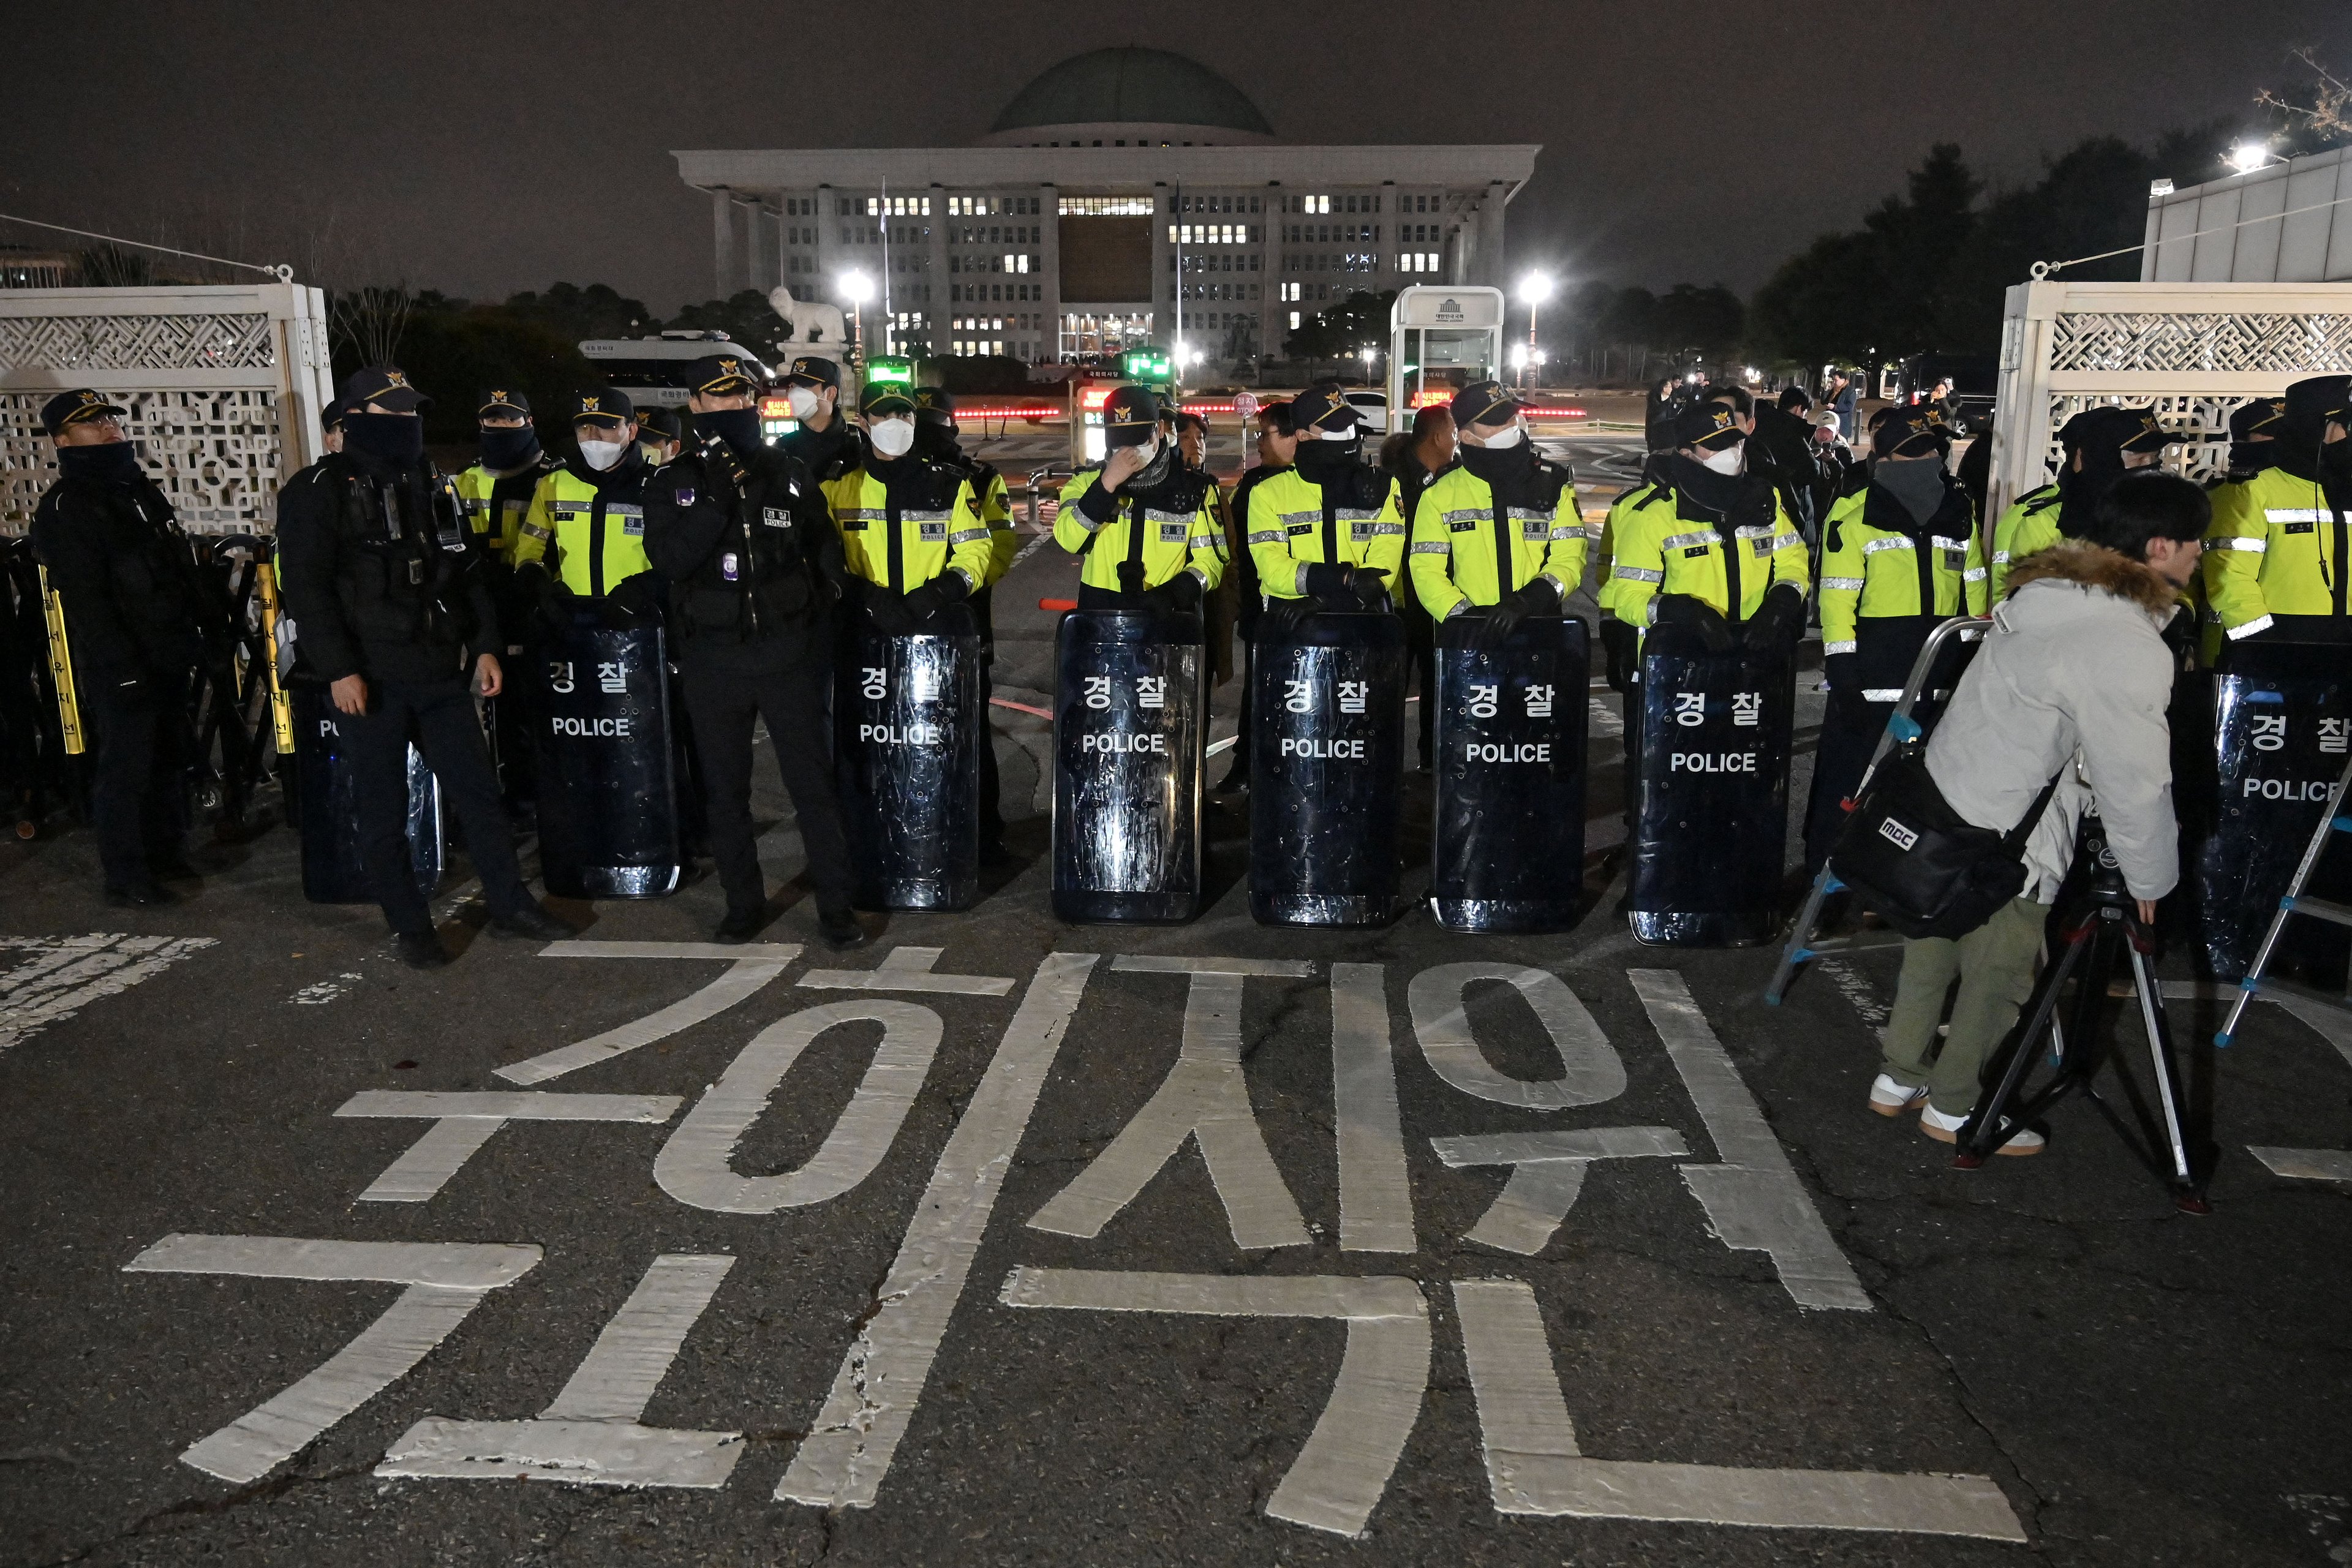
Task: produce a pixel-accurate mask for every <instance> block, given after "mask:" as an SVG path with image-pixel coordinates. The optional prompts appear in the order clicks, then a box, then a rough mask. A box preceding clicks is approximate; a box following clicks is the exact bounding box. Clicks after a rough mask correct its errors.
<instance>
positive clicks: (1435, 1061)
mask: <svg viewBox="0 0 2352 1568" xmlns="http://www.w3.org/2000/svg"><path fill="white" fill-rule="evenodd" d="M1476 980H1503V981H1508V982H1509V983H1510V984H1513V985H1515V986H1517V987H1518V990H1519V994H1521V995H1523V996H1525V997H1526V998H1527V999H1528V1006H1530V1007H1532V1008H1534V1009H1535V1014H1536V1016H1537V1017H1538V1019H1540V1020H1541V1021H1542V1023H1543V1026H1544V1032H1545V1033H1546V1034H1548V1035H1549V1036H1550V1037H1551V1043H1552V1048H1553V1049H1554V1050H1557V1051H1558V1052H1559V1060H1560V1075H1559V1077H1558V1078H1556V1079H1549V1080H1547V1081H1544V1082H1540V1083H1538V1082H1531V1081H1529V1080H1528V1079H1517V1078H1512V1077H1510V1076H1508V1075H1507V1074H1506V1073H1504V1072H1502V1071H1500V1070H1498V1069H1497V1068H1496V1066H1495V1064H1494V1063H1492V1062H1490V1061H1488V1060H1487V1059H1486V1053H1485V1052H1483V1051H1481V1050H1480V1049H1479V1048H1478V1040H1477V1037H1476V1036H1475V1035H1474V1034H1473V1033H1472V1032H1471V1028H1470V1018H1469V1014H1468V1012H1467V1010H1466V1005H1465V1002H1464V1000H1463V993H1464V991H1465V990H1466V989H1467V988H1468V987H1469V985H1470V984H1471V982H1473V981H1476ZM1405 1000H1406V1005H1407V1006H1408V1007H1410V1008H1411V1010H1412V1032H1413V1033H1414V1034H1415V1035H1416V1036H1418V1037H1420V1039H1421V1054H1422V1055H1423V1056H1424V1057H1426V1058H1429V1065H1430V1067H1431V1068H1432V1069H1433V1070H1434V1071H1435V1072H1436V1074H1437V1076H1438V1077H1440V1078H1442V1079H1444V1080H1445V1081H1446V1082H1447V1083H1450V1084H1452V1085H1453V1086H1454V1088H1455V1089H1460V1090H1461V1091H1462V1092H1463V1093H1465V1094H1468V1095H1475V1096H1476V1097H1477V1098H1478V1099H1480V1100H1494V1101H1496V1102H1497V1103H1499V1104H1503V1105H1517V1106H1521V1107H1524V1108H1525V1109H1527V1110H1569V1109H1570V1108H1571V1107H1574V1106H1579V1105H1598V1104H1600V1103H1601V1101H1602V1100H1614V1099H1616V1098H1617V1097H1618V1096H1619V1095H1621V1094H1622V1093H1624V1092H1625V1064H1624V1062H1623V1061H1622V1059H1620V1058H1619V1057H1618V1055H1617V1047H1614V1046H1612V1045H1611V1044H1610V1043H1609V1037H1608V1036H1607V1035H1605V1034H1603V1033H1602V1032H1601V1025H1600V1024H1599V1022H1597V1021H1596V1020H1595V1019H1594V1018H1593V1016H1592V1015H1591V1012H1590V1011H1589V1010H1587V1009H1586V1007H1585V1005H1584V1004H1583V1002H1581V1001H1580V1000H1579V999H1578V997H1577V994H1576V993H1575V992H1573V991H1570V989H1569V988H1568V986H1567V984H1566V983H1564V982H1563V981H1562V980H1561V979H1560V978H1559V975H1557V974H1553V973H1549V972H1548V971H1545V970H1541V969H1528V968H1526V967H1524V966H1523V965H1520V964H1516V963H1493V962H1482V961H1474V962H1472V963H1441V964H1437V965H1434V966H1433V967H1432V968H1428V969H1424V970H1423V971H1422V972H1421V973H1418V974H1416V975H1414V976H1413V977H1412V984H1411V985H1410V986H1408V987H1407V988H1406V992H1405Z"/></svg>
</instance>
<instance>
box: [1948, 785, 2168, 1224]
mask: <svg viewBox="0 0 2352 1568" xmlns="http://www.w3.org/2000/svg"><path fill="white" fill-rule="evenodd" d="M2059 897H2060V904H2061V909H2062V910H2063V913H2062V914H2061V915H2060V917H2059V921H2058V939H2057V940H2058V944H2059V945H2058V950H2057V952H2055V953H2053V955H2052V956H2051V961H2050V962H2049V963H2047V964H2045V965H2044V966H2043V968H2042V977H2041V979H2039V980H2037V981H2036V982H2035V983H2034V986H2033V990H2032V994H2030V995H2028V996H2027V997H2026V999H2025V1005H2024V1006H2023V1008H2021V1010H2020V1012H2019V1015H2018V1024H2017V1026H2016V1027H2015V1028H2013V1029H2011V1031H2010V1034H2009V1037H2008V1038H2007V1039H2005V1040H2004V1041H2002V1042H2001V1047H2000V1050H1999V1051H1998V1052H1996V1053H1995V1054H1994V1056H1993V1058H1992V1060H1991V1061H1990V1062H1989V1063H1988V1064H1987V1066H1986V1072H1987V1073H1988V1075H1990V1076H1991V1077H1992V1079H1993V1087H1992V1088H1991V1089H1989V1090H1987V1091H1986V1093H1985V1095H1984V1096H1983V1098H1982V1099H1980V1100H1978V1102H1977V1108H1976V1110H1975V1112H1974V1113H1973V1114H1971V1115H1970V1116H1969V1120H1968V1124H1967V1125H1966V1126H1964V1127H1962V1128H1961V1129H1960V1131H1959V1134H1958V1150H1957V1152H1955V1153H1954V1154H1953V1156H1952V1163H1953V1164H1954V1165H1955V1166H1957V1167H1958V1168H1959V1169H1961V1170H1964V1171H1973V1170H1975V1169H1976V1168H1977V1167H1979V1165H1981V1164H1983V1163H1984V1162H1985V1160H1986V1158H1987V1157H1988V1156H1990V1154H1991V1153H1992V1152H1994V1151H1995V1150H1997V1149H1999V1148H2000V1146H2001V1144H2003V1143H2004V1142H2008V1140H2009V1138H2010V1136H2011V1134H2012V1133H2015V1132H2016V1131H2019V1130H2020V1129H2021V1128H2023V1127H2024V1126H2026V1125H2027V1124H2028V1123H2029V1122H2031V1121H2034V1120H2036V1119H2037V1118H2039V1117H2040V1116H2041V1115H2042V1113H2043V1112H2044V1111H2046V1110H2049V1109H2050V1107H2052V1106H2053V1105H2055V1104H2057V1103H2058V1101H2060V1100H2063V1099H2065V1098H2066V1096H2068V1095H2069V1094H2073V1093H2074V1092H2076V1091H2077V1090H2079V1091H2081V1092H2082V1093H2083V1094H2084V1096H2085V1097H2086V1098H2088V1099H2089V1100H2090V1101H2091V1103H2092V1104H2093V1105H2095V1106H2096V1107H2097V1108H2098V1111H2099V1114H2100V1115H2102V1116H2104V1117H2105V1118H2106V1121H2107V1125H2108V1126H2110V1127H2112V1128H2114V1129H2115V1131H2116V1137H2118V1138H2120V1139H2121V1140H2122V1141H2123V1143H2124V1146H2125V1147H2126V1148H2127V1149H2129V1150H2130V1151H2131V1152H2132V1154H2133V1156H2134V1157H2135V1158H2137V1160H2138V1161H2139V1162H2140V1163H2141V1164H2143V1165H2145V1166H2147V1170H2148V1173H2149V1174H2151V1175H2153V1176H2155V1177H2156V1178H2157V1179H2158V1181H2160V1182H2162V1183H2163V1184H2165V1185H2166V1186H2167V1187H2168V1188H2169V1189H2170V1190H2171V1193H2172V1201H2173V1205H2174V1206H2175V1207H2177V1208H2179V1210H2180V1211H2181V1212H2182V1213H2184V1214H2210V1213H2211V1212H2212V1205H2210V1203H2208V1202H2207V1201H2206V1198H2205V1191H2204V1184H2203V1182H2202V1181H2201V1180H2200V1178H2199V1177H2198V1175H2197V1173H2196V1170H2195V1167H2194V1163H2193V1162H2192V1160H2191V1158H2190V1155H2189V1138H2188V1134H2187V1132H2186V1131H2185V1130H2184V1129H2183V1127H2182V1125H2181V1090H2180V1075H2179V1070H2178V1069H2177V1068H2175V1067H2174V1065H2173V1059H2172V1031H2171V1029H2170V1028H2169V1027H2168V1025H2167V1024H2166V1022H2165V1016H2164V995H2163V993H2162V991H2161V990H2160V989H2158V981H2157V978H2156V966H2155V964H2154V963H2151V962H2150V955H2151V954H2152V953H2153V952H2155V950H2156V939H2155V937H2154V936H2153V934H2151V933H2150V932H2149V931H2148V930H2147V928H2146V927H2145V926H2143V925H2141V924H2140V921H2139V911H2138V910H2137V903H2136V900H2134V899H2133V898H2132V896H2131V892H2130V889H2127V888H2126V887H2125V886H2124V879H2123V873H2122V871H2121V870H2120V869H2118V868H2117V867H2116V858H2115V855H2114V853H2113V852H2112V851H2110V850H2109V849H2108V847H2107V843H2106V836H2105V833H2104V832H2103V831H2102V830H2101V828H2100V826H2099V819H2098V816H2097V814H2096V813H2095V812H2085V813H2084V816H2083V825H2082V829H2081V832H2080V834H2079V835H2078V837H2077V839H2076V844H2075V851H2074V869H2073V871H2072V872H2071V873H2070V874H2069V875H2068V877H2067V879H2066V885H2065V887H2064V888H2063V889H2060V895H2059ZM2118 953H2120V954H2122V955H2123V956H2124V957H2125V959H2126V963H2128V965H2129V972H2130V974H2131V983H2132V993H2133V994H2134V996H2135V997H2137V1000H2138V1003H2139V1016H2140V1027H2141V1029H2142V1030H2143V1031H2144V1032H2145V1033H2146V1035H2147V1049H2148V1059H2149V1062H2150V1064H2151V1065H2152V1067H2153V1068H2154V1069H2155V1076H2156V1093H2157V1104H2156V1106H2155V1107H2154V1108H2153V1110H2154V1111H2155V1115H2154V1116H2153V1117H2151V1115H2150V1110H2151V1108H2150V1107H2149V1106H2148V1105H2147V1103H2146V1101H2145V1100H2143V1099H2142V1098H2141V1095H2140V1090H2139V1086H2138V1085H2137V1083H2135V1082H2134V1081H2133V1079H2131V1077H2130V1075H2129V1074H2128V1073H2126V1072H2125V1071H2124V1069H2123V1068H2122V1067H2121V1066H2120V1064H2119V1065H2118V1066H2117V1067H2116V1079H2117V1080H2118V1082H2119V1083H2120V1084H2121V1086H2122V1090H2123V1096H2124V1098H2125V1099H2126V1100H2128V1101H2129V1102H2130V1105H2131V1109H2132V1111H2133V1113H2134V1116H2135V1119H2136V1120H2137V1121H2138V1122H2139V1127H2138V1128H2137V1130H2135V1129H2133V1128H2131V1127H2129V1126H2126V1123H2125V1121H2124V1119H2123V1118H2122V1117H2121V1116H2119V1115H2117V1114H2116V1108H2115V1107H2114V1106H2113V1105H2111V1104H2110V1103H2109V1102H2108V1100H2107V1099H2106V1097H2105V1096H2104V1095H2102V1094H2101V1093H2100V1092H2099V1091H2098V1089H2096V1088H2095V1087H2094V1085H2093V1083H2092V1081H2091V1080H2092V1078H2093V1076H2094V1075H2095V1073H2096V1072H2097V1071H2098V1069H2099V1068H2100V1067H2101V1066H2102V1065H2103V1064H2105V1062H2106V1061H2107V1059H2108V1057H2109V1052H2108V1050H2107V1044H2106V1033H2105V1030H2104V1029H2103V1028H2102V1027H2101V1024H2102V1022H2103V1020H2102V1018H2101V1014H2102V1013H2104V1012H2105V1004H2106V1001H2107V982H2108V979H2109V977H2110V976H2111V975H2112V974H2113V973H2115V968H2116V956H2117V954H2118ZM2069 978H2072V979H2073V980H2074V996H2073V997H2072V999H2071V1002H2070V1005H2068V1007H2067V1010H2066V1020H2065V1024H2064V1026H2063V1027H2061V1026H2060V1024H2059V1020H2058V1008H2059V998H2060V994H2061V993H2062V992H2063V990H2064V989H2065V985H2066V982H2067V980H2068V979H2069ZM2045 1039H2046V1040H2047V1042H2048V1045H2047V1048H2048V1051H2049V1058H2050V1064H2051V1074H2050V1078H2049V1079H2048V1080H2047V1081H2046V1082H2044V1083H2043V1084H2042V1086H2041V1087H2040V1088H2038V1089H2032V1090H2031V1091H2028V1089H2026V1084H2025V1080H2026V1078H2027V1076H2028V1074H2029V1073H2030V1072H2031V1071H2032V1067H2033V1062H2034V1058H2035V1057H2036V1055H2037V1054H2038V1048H2039V1047H2042V1043H2043V1041H2044V1040H2045ZM2152 1122H2153V1123H2157V1124H2156V1125H2152V1124H2151V1123H2152ZM2159 1134H2160V1139H2159Z"/></svg>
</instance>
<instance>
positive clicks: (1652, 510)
mask: <svg viewBox="0 0 2352 1568" xmlns="http://www.w3.org/2000/svg"><path fill="white" fill-rule="evenodd" d="M1756 490H1757V491H1758V492H1760V495H1761V497H1762V500H1751V499H1750V497H1749V496H1748V495H1743V496H1742V498H1741V500H1740V501H1739V502H1738V503H1736V505H1735V510H1740V509H1747V510H1748V514H1749V515H1754V516H1756V517H1759V518H1760V519H1763V520H1764V521H1757V522H1752V523H1738V524H1735V525H1733V526H1732V528H1731V533H1732V540H1731V542H1732V543H1733V544H1734V545H1736V546H1737V551H1738V553H1737V557H1736V559H1733V558H1727V553H1726V552H1725V549H1724V544H1725V540H1724V537H1723V530H1722V529H1721V528H1719V527H1718V526H1717V524H1716V522H1715V521H1713V520H1711V519H1709V518H1707V517H1705V516H1698V517H1690V516H1685V515H1684V509H1683V506H1682V502H1681V500H1680V498H1679V496H1678V495H1677V493H1676V491H1675V489H1673V488H1672V487H1671V486H1667V485H1659V486H1656V487H1655V488H1654V489H1652V490H1651V491H1650V492H1649V494H1648V495H1646V496H1645V497H1643V500H1641V501H1640V502H1638V503H1637V504H1636V505H1634V506H1633V507H1632V508H1630V509H1628V510H1626V512H1625V513H1624V514H1623V515H1622V517H1621V518H1619V520H1618V522H1617V531H1616V537H1615V538H1614V540H1612V544H1613V545H1614V547H1615V554H1614V556H1613V557H1612V565H1611V568H1610V576H1611V579H1612V582H1613V583H1614V584H1615V605H1614V607H1615V609H1616V611H1617V616H1618V618H1619V619H1621V620H1624V621H1630V622H1632V623H1633V625H1634V626H1640V627H1643V628H1644V629H1646V628H1647V627H1648V626H1649V625H1650V616H1651V613H1652V610H1653V608H1654V606H1655V605H1656V603H1657V598H1658V595H1661V594H1688V595H1691V596H1692V597H1694V598H1696V599H1702V600H1704V601H1706V603H1707V604H1708V605H1713V606H1714V607H1715V609H1716V610H1717V612H1718V613H1720V614H1721V615H1723V616H1727V618H1729V619H1731V620H1735V621H1744V620H1746V619H1747V618H1748V616H1752V615H1754V614H1755V613H1756V610H1757V607H1758V606H1759V605H1761V604H1763V602H1764V595H1765V594H1766V593H1768V592H1769V591H1770V590H1771V589H1773V588H1775V587H1777V586H1779V585H1780V584H1783V583H1786V584H1789V585H1790V587H1793V588H1795V589H1796V590H1797V592H1798V593H1800V594H1802V593H1804V592H1806V591H1807V589H1808V588H1809V587H1810V585H1811V576H1812V574H1811V569H1810V567H1809V565H1808V563H1807V561H1806V559H1805V555H1806V552H1805V541H1804V536H1803V535H1802V534H1800V533H1799V532H1798V531H1797V527H1796V524H1795V523H1794V522H1792V521H1790V518H1789V513H1788V510H1787V509H1786V508H1784V507H1783V506H1782V505H1781V504H1780V497H1779V495H1778V494H1777V493H1776V492H1775V491H1773V490H1772V489H1770V488H1769V486H1765V485H1764V484H1763V483H1762V481H1761V480H1758V481H1756ZM1734 584H1737V592H1738V603H1737V604H1736V605H1735V604H1734V603H1733V602H1732V601H1733V593H1734Z"/></svg>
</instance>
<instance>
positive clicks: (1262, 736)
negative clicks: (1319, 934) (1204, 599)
mask: <svg viewBox="0 0 2352 1568" xmlns="http://www.w3.org/2000/svg"><path fill="white" fill-rule="evenodd" d="M1279 626H1280V623H1279V622H1277V621H1276V620H1273V619H1268V620H1263V621H1261V622H1259V623H1258V632H1259V637H1260V638H1261V640H1260V641H1259V642H1258V644H1257V646H1256V666H1257V668H1256V672H1255V679H1256V682H1257V684H1256V687H1255V690H1254V691H1253V693H1252V700H1253V702H1254V704H1255V707H1254V710H1253V712H1252V714H1251V721H1250V730H1251V736H1250V743H1251V751H1252V753H1253V754H1252V757H1251V760H1250V853H1249V884H1250V913H1251V915H1252V916H1254V917H1255V919H1256V920H1257V921H1259V922H1261V923H1262V924H1265V925H1303V926H1365V925H1381V924H1384V923H1386V922H1387V921H1392V920H1394V919H1395V918H1396V917H1397V915H1398V913H1399V912H1400V894H1399V891H1398V864H1397V828H1398V818H1399V814H1400V811H1401V809H1402V804H1401V798H1400V784H1401V783H1402V772H1403V767H1404V687H1405V647H1404V623H1403V622H1402V621H1401V620H1399V619H1398V618H1397V617H1396V616H1391V615H1383V614H1368V613H1352V614H1325V615H1317V616H1308V617H1307V619H1306V620H1304V621H1302V622H1300V623H1299V624H1298V625H1297V626H1296V627H1294V628H1291V629H1289V630H1287V631H1284V630H1281V629H1279Z"/></svg>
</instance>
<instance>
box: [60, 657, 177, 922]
mask: <svg viewBox="0 0 2352 1568" xmlns="http://www.w3.org/2000/svg"><path fill="white" fill-rule="evenodd" d="M144 685H145V689H144V690H143V691H142V693H141V695H140V696H139V697H138V698H137V699H135V700H131V701H127V702H126V701H124V700H121V698H120V697H118V696H116V695H115V693H114V692H113V691H112V690H110V689H95V690H92V691H89V692H87V693H83V694H82V696H81V700H82V704H83V711H84V712H85V713H87V714H89V716H90V717H91V719H92V720H93V721H95V727H96V729H97V731H98V754H97V757H96V759H95V765H94V767H93V769H92V773H91V778H90V791H89V808H90V817H91V819H92V823H93V826H96V827H97V829H98V860H99V865H100V867H101V868H104V871H105V875H106V885H107V886H108V887H109V888H117V889H127V888H143V887H146V886H148V885H149V884H150V883H152V881H153V880H154V873H153V871H152V863H154V862H156V861H166V862H168V861H172V860H176V859H178V858H180V856H181V854H182V853H183V851H184V844H183V842H182V839H183V837H184V835H185V834H186V833H187V830H188V781H187V769H188V765H189V764H190V763H192V762H194V758H193V757H192V756H190V755H189V741H190V739H191V733H190V730H189V723H188V713H187V707H188V672H187V671H185V670H180V671H176V672H174V673H173V674H170V675H166V676H163V677H161V678H156V679H149V680H148V681H146V682H145V683H144Z"/></svg>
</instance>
